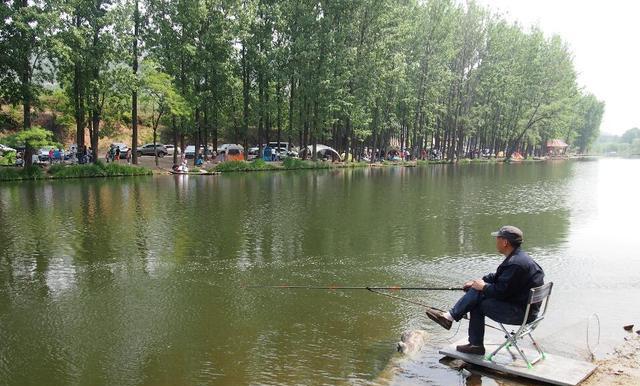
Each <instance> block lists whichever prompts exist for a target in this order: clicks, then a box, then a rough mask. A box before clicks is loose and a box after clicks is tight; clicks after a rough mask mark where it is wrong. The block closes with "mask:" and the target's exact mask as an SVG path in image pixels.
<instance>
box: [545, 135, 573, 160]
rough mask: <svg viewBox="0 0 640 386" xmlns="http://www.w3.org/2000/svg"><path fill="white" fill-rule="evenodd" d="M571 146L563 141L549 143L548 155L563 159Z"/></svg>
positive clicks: (554, 140) (556, 140)
mask: <svg viewBox="0 0 640 386" xmlns="http://www.w3.org/2000/svg"><path fill="white" fill-rule="evenodd" d="M568 148H569V145H567V143H566V142H564V141H563V140H561V139H552V140H550V141H547V155H549V156H551V157H561V156H564V155H565V154H566V153H567V149H568Z"/></svg>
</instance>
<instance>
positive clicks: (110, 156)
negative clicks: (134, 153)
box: [105, 144, 131, 164]
mask: <svg viewBox="0 0 640 386" xmlns="http://www.w3.org/2000/svg"><path fill="white" fill-rule="evenodd" d="M121 159H124V160H126V161H127V163H128V164H130V163H131V149H130V148H127V151H125V152H124V154H122V152H121V151H120V147H118V146H117V145H114V144H111V146H109V150H107V153H106V154H105V161H106V162H107V163H109V162H115V161H119V160H121Z"/></svg>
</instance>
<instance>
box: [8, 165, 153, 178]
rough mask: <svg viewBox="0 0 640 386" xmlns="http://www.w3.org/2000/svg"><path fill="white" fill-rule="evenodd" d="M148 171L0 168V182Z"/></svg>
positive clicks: (80, 167) (113, 167)
mask: <svg viewBox="0 0 640 386" xmlns="http://www.w3.org/2000/svg"><path fill="white" fill-rule="evenodd" d="M151 174H152V172H151V170H150V169H147V168H142V167H135V166H129V165H122V164H115V163H110V164H104V163H101V162H99V163H97V164H87V165H62V164H56V165H52V166H51V167H50V168H49V169H48V170H47V169H43V168H41V167H39V166H29V167H25V168H18V167H2V168H0V181H19V180H39V179H56V178H83V177H117V176H146V175H151Z"/></svg>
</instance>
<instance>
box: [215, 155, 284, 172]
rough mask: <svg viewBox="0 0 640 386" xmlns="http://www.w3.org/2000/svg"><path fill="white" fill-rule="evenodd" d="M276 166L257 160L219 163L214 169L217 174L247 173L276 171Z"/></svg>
mask: <svg viewBox="0 0 640 386" xmlns="http://www.w3.org/2000/svg"><path fill="white" fill-rule="evenodd" d="M277 169H280V168H279V167H278V166H277V165H275V164H273V163H269V162H265V161H264V160H263V159H260V158H257V159H255V160H253V161H251V162H247V161H226V162H221V163H219V164H218V165H216V167H215V168H214V171H217V172H248V171H258V170H277Z"/></svg>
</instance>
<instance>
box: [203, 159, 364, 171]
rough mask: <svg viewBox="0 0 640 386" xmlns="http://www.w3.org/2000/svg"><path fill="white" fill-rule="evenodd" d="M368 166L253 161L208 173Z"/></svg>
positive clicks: (222, 165)
mask: <svg viewBox="0 0 640 386" xmlns="http://www.w3.org/2000/svg"><path fill="white" fill-rule="evenodd" d="M367 165H368V164H367V163H365V162H349V163H345V164H333V163H331V162H322V161H306V160H301V159H297V158H286V159H285V160H284V161H283V162H282V164H275V163H271V162H265V161H264V160H263V159H255V160H253V161H227V162H222V163H219V164H217V165H216V166H215V167H213V168H212V169H209V170H208V171H211V172H222V173H228V172H252V171H262V170H300V169H331V168H346V167H349V168H352V167H363V166H367Z"/></svg>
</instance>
